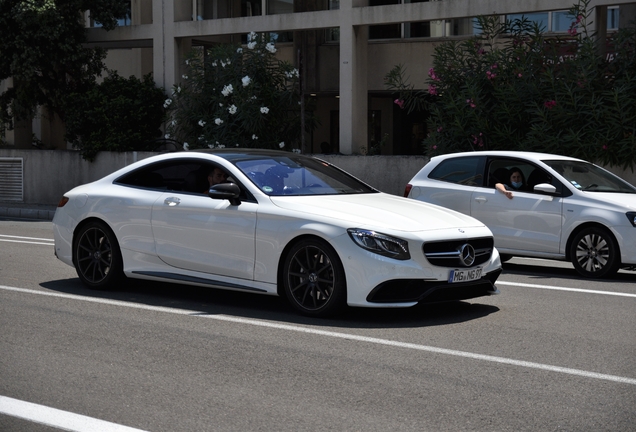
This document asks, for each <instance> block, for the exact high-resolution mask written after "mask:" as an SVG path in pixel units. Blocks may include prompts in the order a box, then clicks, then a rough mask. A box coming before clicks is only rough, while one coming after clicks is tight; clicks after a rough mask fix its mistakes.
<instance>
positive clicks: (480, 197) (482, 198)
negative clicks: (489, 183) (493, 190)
mask: <svg viewBox="0 0 636 432" xmlns="http://www.w3.org/2000/svg"><path fill="white" fill-rule="evenodd" d="M475 201H477V202H478V203H485V202H488V198H486V197H485V196H478V197H475Z"/></svg>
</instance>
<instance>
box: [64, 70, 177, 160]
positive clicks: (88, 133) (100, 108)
mask: <svg viewBox="0 0 636 432" xmlns="http://www.w3.org/2000/svg"><path fill="white" fill-rule="evenodd" d="M165 97H166V96H165V94H164V92H163V90H161V89H159V88H157V87H155V83H154V81H153V80H152V78H151V76H150V75H146V76H145V77H144V78H143V80H139V79H138V78H136V77H134V76H131V77H130V78H128V79H126V78H122V77H120V76H119V75H117V74H116V73H114V72H113V73H111V75H110V76H108V77H106V78H105V79H104V82H102V83H101V84H99V85H94V86H93V87H92V88H91V89H90V90H89V91H87V92H85V93H74V94H71V95H69V97H68V99H67V104H66V106H65V112H66V132H67V140H69V141H71V142H72V143H73V145H74V146H75V147H76V148H78V149H79V150H80V151H81V153H82V156H83V157H84V159H86V160H93V159H94V158H95V155H96V154H97V152H99V151H118V152H122V151H134V150H152V140H153V139H154V138H157V137H158V136H160V135H161V131H160V127H161V123H162V122H163V121H164V119H165V109H164V108H163V106H162V104H163V102H164V100H165Z"/></svg>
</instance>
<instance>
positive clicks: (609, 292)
mask: <svg viewBox="0 0 636 432" xmlns="http://www.w3.org/2000/svg"><path fill="white" fill-rule="evenodd" d="M495 285H510V286H519V287H524V288H540V289H548V290H554V291H569V292H578V293H586V294H603V295H612V296H620V297H633V298H636V294H631V293H624V292H612V291H599V290H588V289H583V288H564V287H558V286H554V285H535V284H527V283H521V282H504V281H500V280H498V281H497V282H495Z"/></svg>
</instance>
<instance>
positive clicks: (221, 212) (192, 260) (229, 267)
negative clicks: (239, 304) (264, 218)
mask: <svg viewBox="0 0 636 432" xmlns="http://www.w3.org/2000/svg"><path fill="white" fill-rule="evenodd" d="M257 207H258V205H257V204H256V203H255V202H245V201H244V202H241V204H240V205H231V204H230V202H229V201H228V200H221V199H212V198H210V197H208V196H206V195H203V194H201V195H196V194H189V193H176V192H170V193H165V194H164V195H163V196H162V197H160V199H158V200H157V202H156V203H155V205H154V206H153V209H152V231H153V234H154V238H155V245H156V248H157V254H158V256H159V258H161V260H162V261H164V262H165V263H166V264H169V265H171V266H174V267H178V268H182V269H186V270H193V271H198V272H203V273H210V274H215V275H220V276H227V277H233V278H241V279H248V280H252V279H253V277H254V257H255V252H254V251H255V246H254V244H255V234H256V213H257Z"/></svg>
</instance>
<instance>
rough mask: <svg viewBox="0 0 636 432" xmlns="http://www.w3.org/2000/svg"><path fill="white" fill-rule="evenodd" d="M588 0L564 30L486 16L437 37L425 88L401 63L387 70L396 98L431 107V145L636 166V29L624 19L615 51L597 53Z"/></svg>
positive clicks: (409, 105)
mask: <svg viewBox="0 0 636 432" xmlns="http://www.w3.org/2000/svg"><path fill="white" fill-rule="evenodd" d="M587 6H588V1H587V0H585V1H582V2H580V3H579V4H577V5H575V6H574V7H573V8H572V9H571V10H570V11H569V13H570V16H571V17H572V25H571V27H570V30H569V32H568V36H565V37H550V38H547V37H546V36H545V35H544V33H543V30H542V29H540V28H538V27H537V25H536V24H533V23H530V22H528V21H527V20H525V19H523V20H515V21H512V22H511V21H508V22H505V23H501V22H500V21H499V18H498V17H480V18H479V19H478V21H479V25H480V27H481V33H480V34H478V35H476V36H474V37H473V38H471V39H470V40H465V41H450V42H446V43H443V44H440V45H439V46H437V47H436V49H435V53H434V58H433V65H434V66H433V68H431V70H430V71H429V78H428V79H427V84H428V89H427V90H416V89H415V88H414V86H413V85H412V84H409V83H408V82H407V79H405V69H404V67H403V66H401V65H399V66H396V67H395V68H394V69H393V70H392V71H391V72H389V73H388V74H387V76H386V77H385V82H386V85H387V87H388V88H389V89H392V90H394V91H397V92H399V95H400V96H399V99H398V102H400V104H402V105H403V106H404V108H405V109H408V110H409V112H410V111H414V110H422V111H423V112H428V114H429V117H428V120H427V127H428V135H427V138H426V139H425V140H424V142H423V145H424V153H426V154H429V155H434V154H440V153H452V152H458V151H471V150H486V149H490V150H526V151H539V152H548V153H559V154H565V155H570V156H574V157H580V158H583V159H587V160H592V161H596V162H600V163H603V164H608V165H618V166H623V167H626V166H632V167H633V165H634V163H635V162H636V97H634V95H636V50H635V48H636V31H635V28H634V27H631V28H624V29H621V30H620V31H619V32H618V33H617V34H616V35H614V37H613V38H612V40H611V41H612V44H613V51H614V52H615V54H614V55H613V56H611V57H610V56H605V55H604V54H600V51H599V50H598V49H597V38H596V35H595V34H590V33H589V32H588V25H589V24H590V23H591V22H590V12H589V11H588V8H587ZM632 25H633V24H632Z"/></svg>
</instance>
